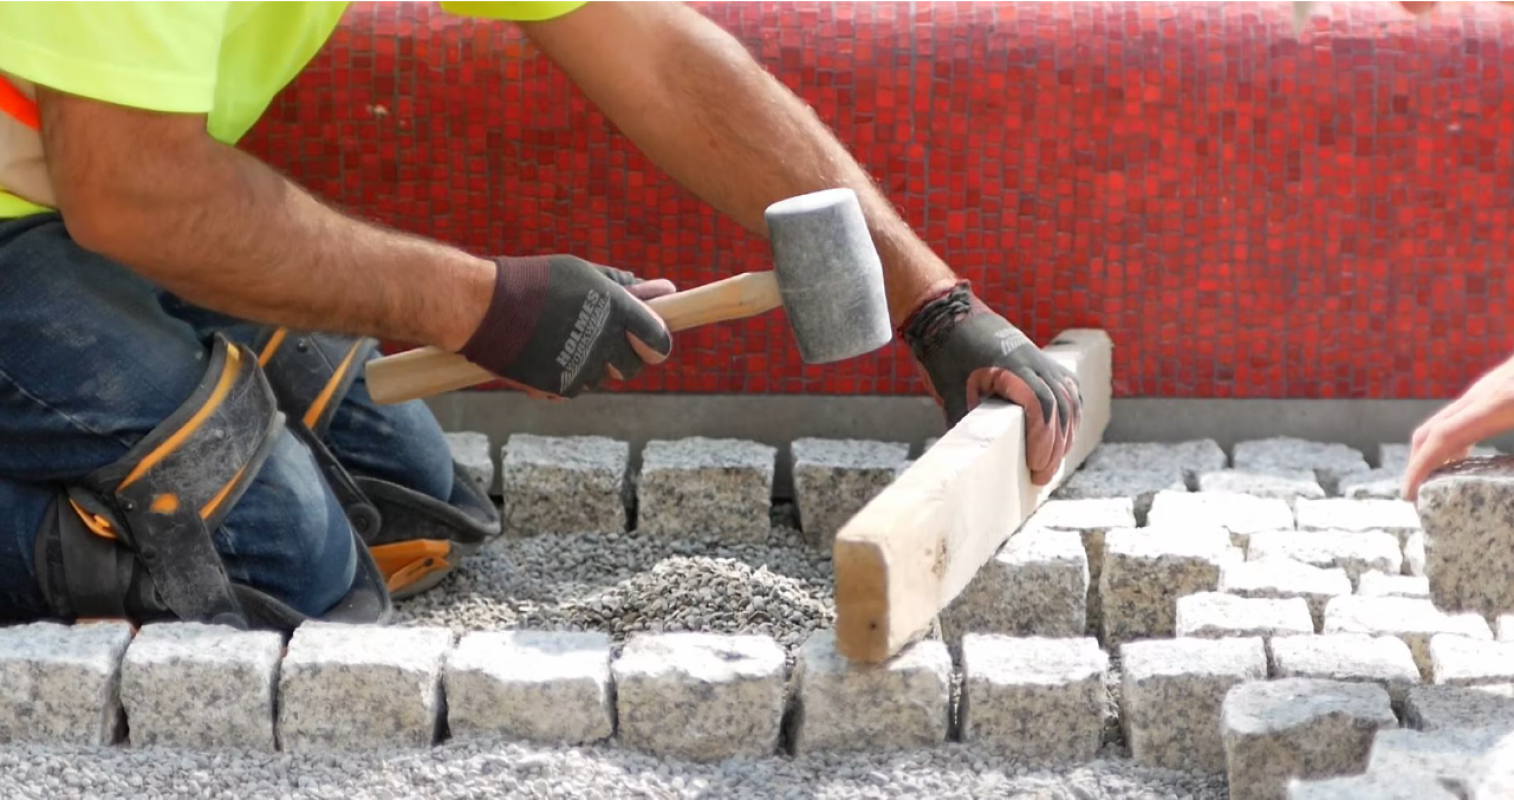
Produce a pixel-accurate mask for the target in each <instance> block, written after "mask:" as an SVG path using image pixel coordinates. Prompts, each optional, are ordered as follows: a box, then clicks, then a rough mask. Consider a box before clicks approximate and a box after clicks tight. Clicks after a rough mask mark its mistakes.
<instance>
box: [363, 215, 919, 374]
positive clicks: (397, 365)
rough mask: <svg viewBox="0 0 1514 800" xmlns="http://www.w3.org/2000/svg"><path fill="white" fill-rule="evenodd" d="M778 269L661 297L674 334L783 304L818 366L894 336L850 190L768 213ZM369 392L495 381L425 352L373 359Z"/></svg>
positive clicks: (660, 310)
mask: <svg viewBox="0 0 1514 800" xmlns="http://www.w3.org/2000/svg"><path fill="white" fill-rule="evenodd" d="M764 217H765V219H766V221H767V226H768V238H769V242H770V245H771V248H772V253H773V271H772V272H750V273H746V274H743V275H737V276H735V277H731V278H726V279H725V280H721V281H716V282H715V283H711V284H707V285H705V286H701V287H699V288H697V289H691V290H689V291H687V292H678V293H676V294H670V295H666V296H663V297H659V298H657V299H655V300H652V301H649V302H648V303H647V305H649V306H651V307H652V310H653V311H656V312H657V314H658V315H659V316H661V317H662V318H663V321H664V322H666V323H667V325H668V328H669V330H671V331H673V332H675V333H676V332H678V331H683V330H688V329H689V328H696V327H699V326H701V325H709V324H711V323H714V322H724V321H726V320H733V319H745V318H747V317H754V316H756V315H758V314H762V313H765V312H767V311H771V310H772V309H774V308H777V307H779V306H782V307H783V308H784V310H785V311H786V312H787V314H788V320H789V327H790V329H792V330H793V332H794V341H795V342H796V343H797V344H798V345H799V355H800V357H801V358H803V359H804V360H805V361H806V362H807V363H810V364H826V363H831V362H835V361H842V360H845V359H848V358H854V357H856V356H860V355H864V354H866V353H870V352H872V351H874V350H877V349H878V348H880V347H882V346H883V345H885V344H888V341H889V339H891V338H892V337H893V328H892V326H890V325H889V318H888V303H887V301H886V299H885V297H884V294H883V267H882V264H881V262H880V261H879V259H878V251H877V250H876V249H875V248H874V247H873V240H872V236H871V235H869V234H868V230H867V221H866V220H865V219H864V218H863V216H862V206H861V205H860V204H859V203H858V202H857V195H856V193H854V192H853V191H852V190H850V189H826V190H824V191H819V192H812V193H810V194H804V195H800V196H798V197H791V198H789V199H787V200H780V201H778V202H777V203H774V204H773V205H771V206H769V207H768V209H767V211H766V212H765V214H764ZM367 377H368V393H369V394H370V395H372V397H373V399H374V400H375V401H376V402H378V403H385V404H387V403H399V402H403V401H406V400H414V399H417V398H422V397H429V396H431V395H434V394H440V393H442V392H450V391H453V390H455V389H463V388H466V387H469V386H476V385H478V384H480V383H485V382H487V381H490V380H493V379H494V378H495V376H494V374H493V373H491V372H489V371H488V370H486V369H484V368H483V367H480V366H478V365H476V364H474V363H473V362H471V361H469V360H467V359H465V358H463V357H462V356H460V355H457V354H456V353H449V352H447V351H445V350H439V349H437V348H434V347H423V348H420V349H416V350H410V351H407V352H404V353H397V354H395V355H392V356H384V357H383V358H377V359H374V360H373V361H370V362H368V368H367Z"/></svg>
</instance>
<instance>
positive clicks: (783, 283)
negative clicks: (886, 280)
mask: <svg viewBox="0 0 1514 800" xmlns="http://www.w3.org/2000/svg"><path fill="white" fill-rule="evenodd" d="M764 216H765V217H766V219H767V226H768V238H769V240H770V242H771V244H772V248H773V272H774V273H776V274H777V277H778V291H779V293H780V294H781V295H783V309H784V313H785V314H787V315H788V319H789V327H790V328H792V329H793V331H794V340H795V341H796V342H797V343H798V344H799V355H800V356H802V357H803V358H804V360H805V361H806V362H808V363H811V364H825V363H829V362H832V361H842V360H844V359H848V358H854V357H856V356H860V355H863V354H866V353H871V352H872V351H874V350H877V349H878V348H880V347H882V346H884V345H885V344H888V342H889V340H890V339H892V338H893V335H894V330H893V326H891V325H890V324H889V319H888V299H887V298H886V297H885V296H884V293H883V263H882V262H881V261H880V260H879V259H878V250H877V249H876V248H874V247H873V237H872V236H871V235H869V234H868V231H867V220H866V219H864V218H863V216H862V206H861V204H859V203H858V202H857V194H856V193H855V192H853V191H852V190H851V189H826V190H824V191H819V192H811V193H810V194H803V195H799V196H798V197H791V198H789V199H787V200H780V201H778V202H776V203H774V204H772V205H771V206H768V209H767V212H766V214H765V215H764Z"/></svg>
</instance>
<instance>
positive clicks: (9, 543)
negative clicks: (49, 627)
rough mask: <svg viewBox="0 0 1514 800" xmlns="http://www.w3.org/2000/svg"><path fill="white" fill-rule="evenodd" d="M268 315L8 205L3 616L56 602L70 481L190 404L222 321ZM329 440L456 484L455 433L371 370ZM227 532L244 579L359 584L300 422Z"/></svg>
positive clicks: (328, 601)
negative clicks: (41, 542) (47, 583)
mask: <svg viewBox="0 0 1514 800" xmlns="http://www.w3.org/2000/svg"><path fill="white" fill-rule="evenodd" d="M256 330H257V327H256V326H254V325H251V324H248V323H244V322H238V321H236V320H232V319H229V318H227V317H223V316H220V315H218V314H214V313H211V312H207V311H205V310H203V309H199V308H196V307H194V306H191V305H189V304H188V303H185V302H184V301H182V300H180V299H179V298H177V297H175V296H173V295H171V294H169V293H168V292H165V291H163V290H161V289H158V288H157V287H155V286H153V285H152V284H151V283H149V282H148V281H147V280H145V279H143V278H141V277H139V276H138V275H136V274H135V273H133V272H131V271H130V270H128V269H127V268H126V267H123V266H121V265H119V264H116V263H114V262H112V261H110V260H108V259H106V258H103V257H100V256H98V255H95V254H93V253H90V252H88V251H86V250H84V249H83V248H81V247H79V246H78V245H76V244H75V243H74V242H73V240H72V239H70V238H69V236H68V233H67V231H66V230H65V229H64V227H63V223H62V221H61V219H60V218H59V217H58V216H57V215H56V214H47V215H41V216H34V217H26V218H23V219H18V220H0V618H3V617H9V618H28V617H37V616H45V615H47V614H48V613H49V611H48V608H47V606H46V604H45V601H44V600H43V598H42V595H41V593H40V591H39V590H38V588H37V582H36V572H35V567H34V564H33V545H34V542H35V540H36V537H37V533H38V530H39V528H40V525H41V523H42V519H43V515H44V513H45V511H46V509H47V506H48V504H49V503H51V502H52V501H53V499H54V498H55V497H56V496H57V493H58V488H59V486H60V485H61V484H63V483H66V482H67V481H69V480H71V479H77V478H79V477H81V476H83V475H86V474H88V473H90V472H92V471H94V470H96V469H99V468H100V467H103V466H105V465H107V464H110V463H112V462H114V461H116V460H118V459H120V458H121V457H122V456H123V455H124V454H125V453H126V451H127V450H129V449H130V448H131V447H132V446H133V445H134V444H136V443H137V442H138V441H139V440H140V439H141V438H142V437H144V436H145V435H147V434H148V433H149V432H150V431H151V430H152V429H153V428H155V427H157V426H158V424H159V423H161V422H162V421H163V420H164V419H166V418H167V417H168V416H169V415H170V414H172V413H173V412H174V411H175V410H176V409H177V408H178V407H179V406H180V405H182V404H183V403H184V401H185V400H186V399H188V397H189V395H190V393H191V392H193V390H194V388H195V385H196V384H197V383H198V382H199V380H200V379H201V377H203V375H204V372H205V366H206V361H207V358H208V355H209V341H210V337H211V336H212V334H213V333H215V332H217V331H219V332H221V333H223V334H224V335H226V336H227V337H228V338H230V339H232V340H233V341H243V342H248V341H249V340H250V339H251V337H252V336H253V335H254V333H255V332H256ZM326 442H327V444H328V445H329V446H330V448H331V450H332V452H333V453H335V455H336V456H337V458H338V460H340V461H341V462H342V463H343V464H344V465H345V466H346V467H347V469H348V470H350V471H352V472H353V473H355V474H363V475H370V476H373V477H377V478H383V479H386V480H390V481H393V482H395V483H399V484H401V485H403V486H406V487H408V488H411V489H414V490H416V491H419V492H422V493H425V494H427V495H430V496H432V497H434V498H437V499H441V500H446V499H448V498H449V497H450V496H451V493H452V459H451V455H450V452H449V451H448V448H447V444H446V440H445V439H444V438H443V437H442V432H441V428H440V427H439V426H438V424H437V422H436V419H435V418H434V417H433V416H432V415H431V413H430V411H429V410H428V409H427V408H426V407H425V405H424V404H423V403H420V402H419V401H416V402H412V403H406V404H400V405H390V406H380V405H377V404H375V403H374V402H373V401H372V399H371V398H370V397H369V395H368V391H367V387H366V385H365V384H364V382H363V378H362V377H361V376H359V377H358V379H357V381H355V382H354V384H353V387H352V390H351V392H350V393H349V394H348V396H347V398H346V399H345V400H344V401H343V403H342V405H341V406H340V408H339V409H338V410H337V412H336V413H335V415H334V416H333V419H332V422H331V426H330V429H329V431H328V432H327V434H326ZM213 538H214V542H215V546H216V549H217V550H218V551H219V552H220V554H221V556H222V558H223V559H224V561H225V564H226V569H227V573H228V574H229V575H230V576H231V578H232V580H234V581H238V582H240V583H245V584H248V585H250V586H253V587H256V588H258V589H261V590H262V591H264V592H267V593H268V594H270V595H272V596H274V597H276V598H278V599H280V600H283V601H284V602H286V603H288V604H290V605H291V606H293V607H294V608H295V609H297V610H299V611H301V612H302V613H305V614H309V615H318V614H320V613H323V612H324V611H326V610H327V609H329V608H330V607H331V606H332V605H334V604H335V603H336V601H337V600H339V599H340V598H341V597H342V595H344V594H346V592H347V591H348V589H350V588H351V585H352V580H353V575H354V572H355V570H356V552H355V550H354V549H353V548H354V539H353V536H352V531H351V527H350V526H349V525H348V522H347V519H346V517H345V515H344V514H343V513H342V510H341V507H340V505H339V504H338V503H337V500H336V498H335V497H334V496H333V494H332V492H331V490H330V488H328V487H327V485H326V482H325V481H324V479H323V478H322V477H321V476H320V473H319V471H318V470H317V468H316V463H315V459H314V457H313V456H312V455H311V454H310V451H309V449H308V448H307V447H305V445H304V444H303V443H301V442H300V441H299V440H298V439H297V438H296V437H295V436H294V435H293V434H291V433H289V432H288V431H284V432H282V433H281V434H280V438H279V440H278V441H277V442H276V443H275V445H274V448H273V451H272V454H271V455H270V456H269V458H268V460H267V462H265V464H264V466H263V468H262V469H261V471H260V472H259V474H258V475H257V476H256V477H255V478H254V479H253V481H252V483H251V485H250V486H249V487H248V489H247V492H246V494H245V495H243V497H242V499H241V500H240V501H239V502H238V503H237V505H236V507H235V508H233V509H232V510H231V512H230V513H229V514H228V515H227V516H226V518H225V520H224V522H223V523H222V526H221V528H220V529H219V530H217V531H216V532H215V533H214V537H213Z"/></svg>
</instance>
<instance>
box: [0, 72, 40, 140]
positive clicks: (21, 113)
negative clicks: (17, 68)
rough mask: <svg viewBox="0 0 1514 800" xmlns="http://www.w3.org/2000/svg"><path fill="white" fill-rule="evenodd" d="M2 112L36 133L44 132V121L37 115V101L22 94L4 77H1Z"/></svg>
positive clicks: (0, 106) (0, 96)
mask: <svg viewBox="0 0 1514 800" xmlns="http://www.w3.org/2000/svg"><path fill="white" fill-rule="evenodd" d="M0 111H3V112H5V115H6V116H8V117H10V118H11V119H13V120H15V121H17V122H19V123H21V124H22V125H25V126H26V127H28V128H31V129H32V130H34V131H40V130H42V119H41V117H39V116H38V115H37V101H36V100H33V99H31V98H30V97H27V96H26V95H24V94H22V93H21V90H20V89H17V88H16V85H15V84H13V83H11V82H10V81H9V80H6V78H5V77H4V76H0Z"/></svg>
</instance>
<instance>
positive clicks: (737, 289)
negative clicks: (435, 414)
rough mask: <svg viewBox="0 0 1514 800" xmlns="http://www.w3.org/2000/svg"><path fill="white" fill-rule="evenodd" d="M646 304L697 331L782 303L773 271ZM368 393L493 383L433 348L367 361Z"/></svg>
mask: <svg viewBox="0 0 1514 800" xmlns="http://www.w3.org/2000/svg"><path fill="white" fill-rule="evenodd" d="M647 305H649V306H651V307H652V310H653V311H656V312H657V315H658V316H660V317H662V320H663V322H665V323H667V326H668V330H670V331H672V332H674V333H677V332H678V331H683V330H688V329H689V328H697V327H699V326H701V325H709V324H711V323H715V322H725V321H726V320H732V319H745V318H747V317H755V316H757V315H758V314H762V313H765V312H768V311H771V310H773V309H775V308H777V307H779V306H781V305H783V297H782V296H781V295H780V294H779V293H778V278H777V277H776V276H775V275H774V274H773V273H771V272H748V273H745V274H743V275H736V276H734V277H730V278H726V279H725V280H720V281H716V282H714V283H710V284H706V285H704V286H701V287H699V288H697V289H690V290H689V291H687V292H678V293H676V294H670V295H664V296H662V297H659V298H657V299H655V300H650V301H648V302H647ZM367 373H368V393H369V394H370V395H372V397H373V399H374V401H375V402H377V403H380V404H383V405H387V404H390V403H402V402H404V401H406V400H415V399H417V398H421V397H430V396H431V395H434V394H441V393H442V392H450V391H454V390H456V389H465V388H467V387H469V386H477V385H478V384H480V383H486V382H488V381H491V380H494V378H495V377H496V376H495V375H494V373H492V372H490V371H488V370H486V369H484V368H483V367H480V366H478V365H477V364H474V363H473V362H472V361H469V360H468V359H466V358H463V357H462V356H460V355H458V354H456V353H449V352H447V351H446V350H440V349H437V348H435V347H421V348H417V349H415V350H407V351H405V352H403V353H396V354H394V355H392V356H384V357H383V358H376V359H374V360H373V361H370V362H368V368H367Z"/></svg>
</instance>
